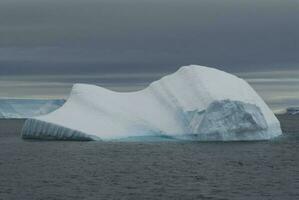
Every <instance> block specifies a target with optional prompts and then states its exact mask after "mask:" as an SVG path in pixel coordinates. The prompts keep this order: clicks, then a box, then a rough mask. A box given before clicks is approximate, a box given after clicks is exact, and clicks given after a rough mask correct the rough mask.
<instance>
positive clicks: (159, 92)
mask: <svg viewBox="0 0 299 200" xmlns="http://www.w3.org/2000/svg"><path fill="white" fill-rule="evenodd" d="M281 133H282V132H281V128H280V123H279V121H278V120H277V118H276V117H275V115H274V114H273V112H272V111H271V110H270V109H269V107H268V106H267V105H266V104H265V102H264V101H263V100H262V99H261V97H260V96H259V95H258V94H257V93H256V92H255V91H254V90H253V89H252V88H251V87H250V85H249V84H248V83H247V82H246V81H244V80H242V79H240V78H238V77H236V76H235V75H232V74H229V73H226V72H223V71H220V70H217V69H214V68H209V67H203V66H197V65H190V66H184V67H181V68H180V69H179V70H178V71H176V72H175V73H173V74H170V75H167V76H165V77H163V78H161V79H160V80H158V81H155V82H153V83H151V84H150V85H149V86H148V87H147V88H145V89H143V90H140V91H135V92H127V93H125V92H115V91H111V90H108V89H105V88H102V87H99V86H95V85H88V84H75V85H74V86H73V88H72V91H71V94H70V96H69V98H68V100H67V101H66V103H65V104H64V105H63V106H62V107H61V108H59V109H57V110H55V111H54V112H52V113H49V114H47V115H43V116H38V117H33V118H30V119H28V120H27V121H26V122H25V124H24V127H23V130H22V137H23V138H37V139H56V140H103V141H109V140H125V139H128V138H147V137H157V138H159V137H161V138H165V137H167V138H172V139H175V140H197V141H243V140H267V139H271V138H274V137H276V136H279V135H280V134H281Z"/></svg>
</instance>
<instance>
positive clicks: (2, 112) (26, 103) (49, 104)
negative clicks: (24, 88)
mask: <svg viewBox="0 0 299 200" xmlns="http://www.w3.org/2000/svg"><path fill="white" fill-rule="evenodd" d="M64 102H65V100H64V99H0V119H2V118H5V119H12V118H13V119H26V118H30V117H35V116H39V115H45V114H48V113H50V112H52V111H54V110H56V109H57V108H59V107H61V106H62V105H63V104H64Z"/></svg>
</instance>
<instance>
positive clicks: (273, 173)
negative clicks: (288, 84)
mask: <svg viewBox="0 0 299 200" xmlns="http://www.w3.org/2000/svg"><path fill="white" fill-rule="evenodd" d="M14 123H15V122H13V121H11V122H10V124H9V123H5V124H4V125H3V124H2V125H1V126H0V199H1V200H2V199H3V200H6V199H8V200H10V199H17V200H27V199H28V200H35V199H64V200H76V199H80V200H82V199H130V200H134V199H136V200H143V199H163V200H164V199H166V200H167V199H171V200H173V199H209V200H213V199H215V200H220V199H221V200H225V199H227V200H234V199H236V200H239V199H242V200H246V199H250V200H251V199H252V200H259V199H261V200H268V199H269V200H276V199H277V200H297V199H299V135H298V134H294V133H293V134H286V135H284V136H282V137H280V138H278V139H275V140H271V141H261V142H174V141H171V142H169V141H163V142H70V141H38V140H22V139H21V137H20V135H19V133H18V130H19V129H20V125H18V124H16V125H15V126H13V127H15V129H12V128H11V127H12V125H14ZM8 125H9V127H10V128H5V127H6V126H7V127H8ZM18 126H19V127H18Z"/></svg>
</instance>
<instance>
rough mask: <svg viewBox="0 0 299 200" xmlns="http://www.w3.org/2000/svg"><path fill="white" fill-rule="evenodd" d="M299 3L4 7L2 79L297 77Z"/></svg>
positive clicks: (94, 0)
mask: <svg viewBox="0 0 299 200" xmlns="http://www.w3.org/2000/svg"><path fill="white" fill-rule="evenodd" d="M298 19H299V3H298V1H296V0H285V1H280V0H245V1H237V0H224V1H216V0H186V1H179V0H162V1H161V0H160V1H158V0H122V1H117V0H59V1H58V0H51V1H47V0H38V1H37V0H27V1H23V0H2V1H1V2H0V36H1V37H0V73H1V74H2V75H3V74H26V73H27V74H31V73H37V74H40V73H44V74H48V73H58V74H60V73H62V74H63V73H93V72H107V71H108V72H113V73H116V72H118V71H120V72H125V71H132V72H136V71H137V72H159V71H162V72H170V71H173V70H175V69H177V68H178V67H179V66H180V65H184V64H193V63H194V64H201V65H207V66H212V67H218V68H221V69H225V70H227V71H250V70H256V69H259V70H260V69H272V68H275V69H287V68H289V69H295V68H297V67H298V63H299V56H298V55H299V47H298V43H299V41H298V35H299V27H298V26H297V23H298Z"/></svg>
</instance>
